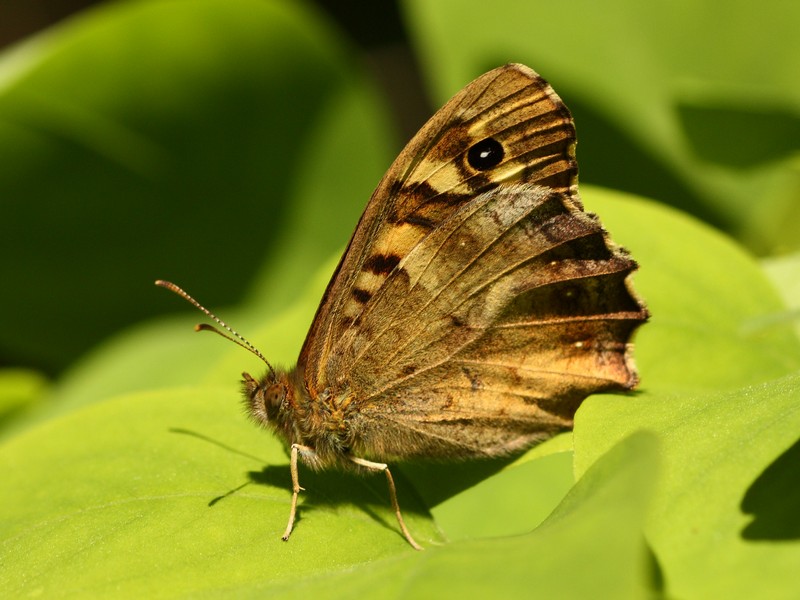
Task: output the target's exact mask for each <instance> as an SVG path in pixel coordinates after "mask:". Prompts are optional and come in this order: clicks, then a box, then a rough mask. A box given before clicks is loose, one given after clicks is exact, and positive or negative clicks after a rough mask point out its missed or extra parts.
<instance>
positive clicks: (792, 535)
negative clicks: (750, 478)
mask: <svg viewBox="0 0 800 600" xmlns="http://www.w3.org/2000/svg"><path fill="white" fill-rule="evenodd" d="M798 473H800V440H798V441H796V442H795V443H794V445H792V446H791V447H790V448H789V449H788V450H787V451H786V452H784V453H783V454H781V455H780V456H779V457H778V458H777V459H775V461H774V462H773V463H772V464H771V465H769V466H768V467H767V468H766V469H765V470H764V472H763V473H762V474H761V475H760V476H759V477H758V478H757V479H756V480H755V481H754V482H753V484H752V485H751V486H750V488H749V489H748V490H747V492H746V493H745V495H744V498H743V499H742V504H741V509H742V512H744V513H746V514H751V515H753V520H752V521H751V522H750V523H749V524H748V525H747V526H745V528H744V529H743V530H742V537H743V538H744V539H746V540H794V539H800V512H798V511H797V507H798V506H800V479H798V478H797V474H798Z"/></svg>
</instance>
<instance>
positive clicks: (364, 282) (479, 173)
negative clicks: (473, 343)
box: [297, 65, 580, 398]
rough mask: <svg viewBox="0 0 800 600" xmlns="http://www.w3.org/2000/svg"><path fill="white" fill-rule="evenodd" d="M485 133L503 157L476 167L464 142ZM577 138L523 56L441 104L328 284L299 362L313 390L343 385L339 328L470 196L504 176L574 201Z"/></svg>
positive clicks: (343, 331)
mask: <svg viewBox="0 0 800 600" xmlns="http://www.w3.org/2000/svg"><path fill="white" fill-rule="evenodd" d="M486 139H492V140H495V141H496V142H498V143H499V144H500V145H501V147H502V151H503V157H502V160H501V161H500V162H499V163H498V164H497V165H494V166H491V167H489V168H486V165H479V166H480V167H481V168H475V167H474V166H473V165H472V164H471V161H470V159H469V152H468V151H469V149H470V148H473V147H476V145H477V144H479V143H480V142H482V141H483V140H486ZM574 146H575V131H574V126H573V123H572V119H571V116H570V114H569V111H568V110H567V108H566V107H565V106H564V104H563V103H562V102H561V100H560V99H559V98H558V96H557V95H556V94H555V92H553V90H552V88H551V87H550V86H549V85H548V84H547V83H546V82H545V81H544V80H543V79H542V78H541V77H539V76H538V75H537V74H536V73H534V72H533V71H532V70H531V69H529V68H528V67H525V66H523V65H506V66H504V67H500V68H498V69H495V70H493V71H490V72H489V73H486V74H485V75H483V76H481V77H479V78H478V79H476V80H475V81H473V82H472V83H471V84H469V85H468V86H467V87H466V88H464V89H463V90H462V91H461V92H459V93H458V94H457V95H456V96H454V97H453V98H452V99H451V100H450V101H449V102H448V103H447V104H446V105H445V106H444V107H443V108H442V109H441V110H439V111H438V112H437V113H436V114H435V115H434V116H433V117H432V118H431V119H430V120H429V121H428V123H426V124H425V126H423V128H422V129H421V130H420V132H419V133H418V134H417V135H416V136H415V137H414V138H413V139H412V140H411V142H410V143H409V144H408V146H406V148H405V149H404V150H403V152H402V153H401V154H400V156H399V157H398V158H397V160H396V161H395V162H394V163H393V165H392V166H391V168H390V169H389V171H388V172H387V174H386V175H385V176H384V178H383V180H382V181H381V183H380V184H379V185H378V188H377V189H376V190H375V192H374V194H373V195H372V198H371V199H370V201H369V204H368V205H367V208H366V210H365V212H364V214H363V216H362V217H361V220H360V222H359V224H358V226H357V228H356V230H355V233H354V234H353V237H352V238H351V240H350V244H349V245H348V248H347V250H346V251H345V254H344V256H343V257H342V260H341V261H340V263H339V266H338V267H337V270H336V273H335V274H334V276H333V278H332V280H331V282H330V284H329V285H328V289H327V290H326V293H325V296H324V297H323V300H322V303H321V304H320V307H319V309H318V311H317V316H316V318H315V320H314V325H313V327H312V329H311V331H310V332H309V334H308V337H307V338H306V341H305V344H304V346H303V350H302V351H301V354H300V358H299V360H298V366H297V369H298V370H299V371H300V372H301V373H303V378H304V381H305V386H306V388H307V390H308V391H309V393H310V394H311V396H312V398H316V391H317V390H327V391H329V392H332V393H338V392H339V391H341V389H342V387H343V386H344V387H346V386H347V385H348V383H347V381H346V379H347V375H348V373H349V372H350V368H351V366H352V364H351V360H353V357H352V356H351V355H350V353H351V352H352V347H351V346H349V344H351V343H352V342H347V343H343V337H348V336H349V339H352V338H353V335H354V334H353V332H354V331H356V330H358V329H359V327H360V326H361V316H362V313H363V312H364V311H365V310H366V309H367V308H368V306H370V305H372V304H375V302H374V301H373V297H374V296H375V295H376V294H378V293H379V292H380V291H381V289H382V286H384V283H385V282H386V280H387V277H390V276H391V275H392V274H393V273H394V272H395V271H396V270H397V269H398V268H399V267H398V265H399V264H400V262H401V261H402V260H403V259H404V258H406V257H407V256H408V255H409V253H410V252H411V251H412V249H414V248H415V247H416V246H417V245H418V244H419V243H420V242H421V241H422V240H423V239H426V238H427V237H428V236H430V235H432V233H433V232H436V231H437V228H438V227H439V226H440V225H441V224H442V223H444V222H445V221H446V220H447V219H449V218H450V217H452V216H453V215H454V214H455V213H457V212H458V211H459V210H461V209H462V208H463V207H464V206H465V205H466V204H468V203H469V202H470V201H471V200H473V199H474V198H475V197H476V196H478V195H480V194H482V193H484V192H488V191H491V190H493V189H496V188H497V187H498V186H501V185H506V184H509V183H511V182H527V183H536V184H538V185H540V186H543V187H546V188H548V189H552V190H554V191H556V192H560V193H562V194H563V198H565V199H568V200H565V201H566V202H569V203H571V204H572V205H573V206H574V207H575V208H576V209H579V208H580V203H579V200H578V199H577V194H576V180H577V166H576V162H575V158H574ZM478 149H480V148H478ZM386 295H387V294H386V293H385V292H384V293H383V294H382V297H386ZM348 332H349V333H348ZM414 347H416V346H414ZM410 349H411V347H409V350H410ZM362 364H364V365H365V367H364V368H366V364H367V363H365V362H363V361H362Z"/></svg>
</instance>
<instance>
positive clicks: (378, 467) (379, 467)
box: [348, 456, 423, 550]
mask: <svg viewBox="0 0 800 600" xmlns="http://www.w3.org/2000/svg"><path fill="white" fill-rule="evenodd" d="M348 458H349V459H350V460H351V461H352V462H354V463H355V464H357V465H359V466H361V467H364V468H366V469H369V470H371V471H383V472H384V473H386V481H387V482H388V483H389V498H390V499H391V501H392V508H393V509H394V514H395V516H396V517H397V523H398V524H399V525H400V530H401V531H402V532H403V535H404V536H405V538H406V540H407V541H408V543H409V544H411V547H412V548H414V550H422V549H423V548H422V546H420V545H419V544H418V543H417V542H416V541H414V538H413V537H411V533H410V532H409V531H408V527H406V523H405V521H403V515H402V514H401V513H400V504H399V503H398V502H397V489H396V488H395V486H394V479H393V478H392V472H391V471H390V470H389V465H387V464H384V463H377V462H372V461H370V460H365V459H363V458H358V457H356V456H350V457H348Z"/></svg>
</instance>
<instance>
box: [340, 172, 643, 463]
mask: <svg viewBox="0 0 800 600" xmlns="http://www.w3.org/2000/svg"><path fill="white" fill-rule="evenodd" d="M635 268H636V264H635V262H634V261H633V260H632V259H631V258H630V257H628V256H627V254H626V253H624V252H623V251H621V250H619V249H617V248H615V247H614V246H613V245H612V244H611V242H610V241H609V240H608V237H607V234H606V232H605V231H604V230H603V229H602V227H601V226H600V224H599V222H598V221H597V219H596V218H594V217H593V216H591V215H588V214H586V213H584V212H583V211H582V210H580V209H579V208H578V207H576V206H575V205H574V203H573V202H572V201H571V198H570V197H569V196H567V195H565V194H564V193H561V192H556V191H554V190H551V189H548V188H544V187H541V186H537V185H531V184H518V183H514V184H509V185H504V186H500V187H498V188H496V189H494V190H491V191H489V192H485V193H483V194H481V195H479V196H478V197H476V198H474V199H473V200H471V201H470V202H469V203H467V204H466V205H464V206H462V207H460V208H459V210H458V211H456V213H454V214H453V215H451V216H450V217H448V218H447V219H446V220H445V221H444V222H443V223H442V224H441V225H440V226H439V227H438V228H437V229H436V230H435V231H433V232H432V233H431V234H430V235H428V236H427V237H426V238H424V239H423V240H422V241H421V242H419V243H418V244H417V246H415V247H414V248H413V249H412V250H411V251H410V252H409V254H408V255H407V256H406V257H405V258H404V259H403V260H402V261H401V262H400V264H399V265H398V267H397V268H396V269H395V270H394V271H393V272H392V273H391V274H390V275H389V277H388V278H387V279H386V281H385V283H384V285H383V286H382V287H381V289H380V290H379V291H378V293H377V294H376V295H375V296H374V297H373V299H372V300H371V301H370V302H369V303H368V304H367V306H366V307H365V310H364V312H363V313H362V314H361V315H360V317H359V320H360V322H359V325H358V326H357V327H352V328H350V329H349V330H348V331H347V332H346V333H345V335H344V336H343V337H342V338H341V340H340V344H341V345H340V348H341V352H342V355H343V357H344V358H345V360H344V361H343V362H344V363H346V369H347V374H348V375H347V388H348V393H349V394H350V395H351V397H352V398H354V399H356V400H355V402H357V403H358V411H357V413H356V415H355V417H354V428H355V429H356V430H357V436H356V437H355V441H356V443H355V444H354V445H355V446H356V449H357V451H359V452H361V453H364V454H366V455H376V456H380V457H383V458H386V457H391V456H402V457H408V456H412V455H423V456H428V457H430V456H469V455H496V454H502V453H507V452H510V451H513V450H515V449H518V448H521V447H525V446H527V445H530V444H531V443H532V442H534V441H536V440H539V439H543V438H546V437H549V436H550V435H552V434H553V433H554V432H556V431H559V430H563V429H566V428H568V427H570V426H571V424H572V418H573V415H574V413H575V410H576V409H577V407H578V406H579V404H580V402H581V401H582V400H583V399H584V398H585V397H586V396H588V395H589V394H591V393H594V392H598V391H603V390H610V389H629V388H631V387H633V386H634V385H635V383H636V374H635V370H634V367H633V364H632V360H631V358H630V356H629V349H630V348H629V339H630V336H631V334H632V332H633V331H634V330H635V328H636V327H637V326H638V325H640V324H641V323H642V322H643V321H644V320H645V319H646V316H647V313H646V311H645V309H644V308H643V307H642V306H641V305H640V304H639V302H638V301H637V300H636V298H635V296H634V295H633V293H632V292H631V290H630V288H629V285H628V281H627V278H628V275H629V274H630V273H631V272H632V271H633V270H634V269H635Z"/></svg>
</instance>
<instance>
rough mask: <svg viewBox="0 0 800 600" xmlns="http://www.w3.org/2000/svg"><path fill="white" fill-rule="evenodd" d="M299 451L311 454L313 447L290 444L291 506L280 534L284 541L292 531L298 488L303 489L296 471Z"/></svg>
mask: <svg viewBox="0 0 800 600" xmlns="http://www.w3.org/2000/svg"><path fill="white" fill-rule="evenodd" d="M301 452H302V453H303V454H310V455H313V454H314V449H313V448H309V447H308V446H303V445H301V444H292V452H291V458H290V461H289V470H290V471H291V472H292V507H291V508H290V509H289V523H288V524H287V525H286V531H284V532H283V535H282V536H281V539H282V540H283V541H284V542H285V541H287V540H288V539H289V536H290V535H291V533H292V528H293V527H294V519H295V516H296V515H297V496H298V495H299V494H300V490H302V489H303V488H301V487H300V476H299V475H298V473H297V455H298V454H299V453H301Z"/></svg>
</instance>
